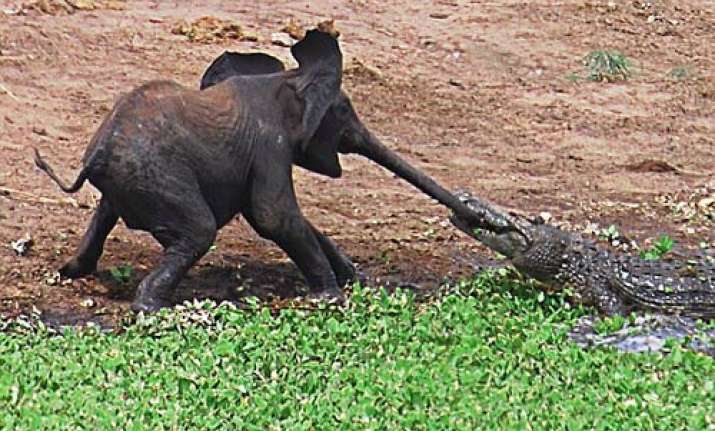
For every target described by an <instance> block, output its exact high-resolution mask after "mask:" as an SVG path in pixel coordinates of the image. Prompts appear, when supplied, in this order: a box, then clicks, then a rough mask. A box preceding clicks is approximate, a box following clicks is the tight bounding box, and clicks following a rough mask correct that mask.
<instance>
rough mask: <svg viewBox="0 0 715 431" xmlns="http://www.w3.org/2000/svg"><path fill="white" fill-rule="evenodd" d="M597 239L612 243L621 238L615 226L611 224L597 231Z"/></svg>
mask: <svg viewBox="0 0 715 431" xmlns="http://www.w3.org/2000/svg"><path fill="white" fill-rule="evenodd" d="M598 237H599V238H600V239H602V240H604V241H608V242H613V241H615V240H617V239H619V238H620V237H621V233H620V232H619V231H618V228H617V227H616V225H614V224H612V225H610V226H608V227H607V228H605V229H601V230H600V231H598Z"/></svg>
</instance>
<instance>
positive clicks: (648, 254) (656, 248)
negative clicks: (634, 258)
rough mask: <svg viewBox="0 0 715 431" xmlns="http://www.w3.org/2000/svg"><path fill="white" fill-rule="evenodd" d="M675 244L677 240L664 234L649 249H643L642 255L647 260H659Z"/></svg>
mask: <svg viewBox="0 0 715 431" xmlns="http://www.w3.org/2000/svg"><path fill="white" fill-rule="evenodd" d="M673 245H675V241H673V239H672V238H671V237H669V236H668V235H662V236H661V237H660V238H658V240H657V241H656V242H655V243H654V244H653V245H652V246H651V247H650V248H649V249H647V250H641V252H640V256H641V258H643V259H646V260H657V259H660V258H661V257H663V255H665V254H666V253H668V252H669V251H671V250H672V249H673Z"/></svg>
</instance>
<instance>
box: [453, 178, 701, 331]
mask: <svg viewBox="0 0 715 431" xmlns="http://www.w3.org/2000/svg"><path fill="white" fill-rule="evenodd" d="M455 195H456V196H457V197H458V198H459V199H460V200H461V201H462V202H464V203H465V204H466V205H467V206H470V207H475V208H476V209H479V210H480V211H482V212H483V211H487V212H489V213H491V214H492V215H493V217H496V218H499V219H500V221H502V223H507V224H511V225H512V226H513V229H512V230H509V231H507V230H504V231H502V232H494V231H490V230H487V229H482V228H481V226H476V225H474V224H473V223H470V222H468V221H466V220H465V219H463V218H461V217H460V216H458V215H456V214H455V215H452V216H451V218H450V221H451V222H452V224H454V225H455V226H456V227H457V228H459V229H460V230H462V231H463V232H465V233H466V234H468V235H470V236H471V237H473V238H475V239H477V240H478V241H479V242H481V243H483V244H484V245H486V246H487V247H489V248H491V249H492V250H494V251H496V252H498V253H500V254H502V255H503V256H505V257H506V258H507V259H509V260H510V261H511V263H512V264H513V266H514V267H515V268H516V269H517V270H518V271H519V272H521V273H522V274H525V275H527V276H529V277H532V278H534V279H536V280H538V281H540V282H542V283H544V284H546V285H550V286H552V287H568V288H570V289H571V290H572V291H573V297H572V300H573V301H574V302H576V303H579V304H584V305H590V306H595V307H596V308H597V309H598V310H599V311H600V312H602V313H604V314H606V315H615V314H622V315H625V314H628V313H630V312H631V311H634V310H647V311H652V312H658V313H664V314H677V315H680V316H687V317H693V318H702V319H707V320H709V319H713V318H715V264H713V263H710V262H706V261H703V262H693V261H686V262H681V261H673V260H646V259H642V258H640V257H637V256H632V255H628V254H625V253H617V252H613V251H610V250H607V249H605V248H603V247H600V246H599V245H598V244H596V242H594V241H592V240H589V239H587V238H584V237H583V236H581V235H580V234H577V233H572V232H568V231H565V230H562V229H560V228H558V227H556V226H554V225H551V224H548V223H546V222H545V221H544V220H543V219H542V218H540V217H536V218H529V217H527V216H524V215H520V214H517V213H515V212H512V211H509V210H507V209H504V208H501V207H498V206H496V205H493V204H491V203H487V202H485V201H484V200H475V199H474V198H473V197H472V196H471V194H470V193H469V192H465V191H459V192H456V193H455Z"/></svg>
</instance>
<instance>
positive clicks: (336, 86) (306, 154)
mask: <svg viewBox="0 0 715 431" xmlns="http://www.w3.org/2000/svg"><path fill="white" fill-rule="evenodd" d="M291 53H292V54H293V57H295V59H296V60H297V61H298V69H297V71H296V72H297V73H296V74H294V75H292V76H289V77H288V85H289V86H290V87H291V88H292V89H293V91H294V94H295V96H296V98H297V101H298V103H299V104H300V105H301V109H299V112H301V114H300V121H301V123H300V125H296V126H297V127H295V128H294V130H295V131H296V132H297V135H298V136H296V137H297V138H298V141H299V142H300V150H301V151H300V153H299V154H297V155H296V160H295V162H296V164H298V165H299V166H302V167H304V168H306V169H309V170H311V171H314V172H317V173H319V174H323V175H328V176H330V177H339V176H340V175H341V173H342V169H341V167H340V162H339V160H338V139H337V134H338V130H337V128H336V127H337V125H336V121H330V119H329V118H326V114H327V113H328V112H329V110H330V109H331V107H332V106H333V104H334V103H335V101H336V99H337V98H338V96H339V95H340V85H341V81H342V73H343V70H342V65H343V57H342V54H341V53H340V48H339V47H338V42H337V40H335V38H333V37H332V36H330V35H329V34H327V33H324V32H321V31H318V30H310V31H308V32H307V33H306V35H305V37H304V38H303V39H302V40H301V41H300V42H298V43H296V44H295V45H293V47H292V48H291ZM328 117H330V115H328ZM325 120H327V121H325Z"/></svg>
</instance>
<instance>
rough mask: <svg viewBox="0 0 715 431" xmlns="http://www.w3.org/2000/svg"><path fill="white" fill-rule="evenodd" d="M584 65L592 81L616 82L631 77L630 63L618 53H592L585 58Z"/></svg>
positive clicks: (599, 51) (598, 51) (601, 51)
mask: <svg viewBox="0 0 715 431" xmlns="http://www.w3.org/2000/svg"><path fill="white" fill-rule="evenodd" d="M583 64H584V66H586V69H587V71H588V79H590V80H591V81H604V82H614V81H618V80H627V79H628V78H630V76H631V65H630V61H629V60H628V59H627V58H626V56H625V55H623V54H621V53H620V52H618V51H606V50H597V51H591V52H590V53H588V54H587V55H586V56H585V57H584V59H583Z"/></svg>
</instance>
